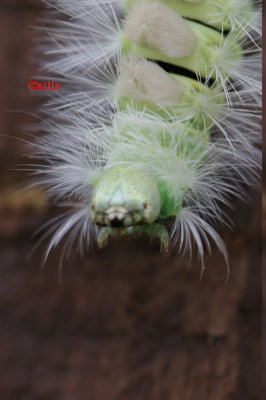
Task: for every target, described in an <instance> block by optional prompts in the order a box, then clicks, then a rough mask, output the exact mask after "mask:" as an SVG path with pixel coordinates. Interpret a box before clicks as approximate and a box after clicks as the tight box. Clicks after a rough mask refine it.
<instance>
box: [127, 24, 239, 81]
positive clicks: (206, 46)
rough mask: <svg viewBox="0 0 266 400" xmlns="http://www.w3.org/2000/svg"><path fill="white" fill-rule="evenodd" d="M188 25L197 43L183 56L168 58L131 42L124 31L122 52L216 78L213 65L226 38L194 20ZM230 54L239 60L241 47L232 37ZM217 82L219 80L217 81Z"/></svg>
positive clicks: (158, 51) (205, 77)
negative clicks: (188, 53)
mask: <svg viewBox="0 0 266 400" xmlns="http://www.w3.org/2000/svg"><path fill="white" fill-rule="evenodd" d="M187 24H188V25H189V27H190V28H191V29H192V30H193V32H194V33H195V34H196V36H197V45H196V49H195V50H194V52H193V54H191V55H190V56H187V57H183V58H176V59H173V58H170V57H168V56H167V55H165V54H164V53H162V52H161V51H160V50H157V49H155V48H150V47H146V46H139V45H137V44H135V43H134V42H132V41H131V40H130V39H129V37H128V36H127V34H126V32H124V33H122V34H121V38H120V40H121V45H122V54H124V55H130V54H133V55H134V56H136V57H144V58H147V59H150V60H154V61H161V62H164V63H168V64H173V65H175V66H177V67H181V68H185V69H188V70H190V71H192V72H194V73H196V74H199V75H200V76H201V77H203V78H204V79H214V80H216V79H217V76H216V70H215V65H216V64H217V63H218V62H219V59H220V58H221V57H223V56H224V55H223V54H221V51H220V49H221V46H222V45H223V43H224V41H225V40H226V39H225V37H223V36H222V35H221V33H220V32H217V31H216V30H214V29H212V28H209V27H206V26H203V25H200V24H198V23H196V22H192V21H187ZM229 51H230V54H227V57H231V58H235V59H236V61H237V60H239V62H241V59H242V56H241V54H242V48H241V46H240V45H239V44H238V42H237V41H234V40H233V39H232V42H231V49H230V50H229ZM228 78H229V76H226V73H225V75H224V76H223V80H227V79H228ZM217 83H219V82H217Z"/></svg>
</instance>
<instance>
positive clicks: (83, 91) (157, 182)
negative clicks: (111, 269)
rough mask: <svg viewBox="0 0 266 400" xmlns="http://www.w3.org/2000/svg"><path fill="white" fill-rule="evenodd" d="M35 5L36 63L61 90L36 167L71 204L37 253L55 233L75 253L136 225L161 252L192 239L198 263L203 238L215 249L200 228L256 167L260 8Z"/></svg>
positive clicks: (218, 217)
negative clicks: (44, 13)
mask: <svg viewBox="0 0 266 400" xmlns="http://www.w3.org/2000/svg"><path fill="white" fill-rule="evenodd" d="M45 3H46V5H47V6H49V7H52V8H53V11H52V14H51V17H50V19H48V20H47V21H46V28H45V31H48V32H49V35H47V34H46V35H45V37H44V40H43V42H42V43H41V50H42V52H43V54H45V55H46V56H47V58H46V59H45V61H44V64H43V65H44V70H45V71H46V74H48V76H49V77H50V76H52V77H54V76H55V75H57V76H58V77H59V78H58V79H60V83H61V90H60V91H59V92H53V93H52V95H51V96H50V98H49V100H48V102H47V104H46V111H45V116H46V122H45V123H43V125H42V128H43V129H44V130H45V131H46V132H47V135H45V136H44V137H42V138H40V139H39V140H38V141H37V143H35V144H34V154H33V157H36V158H37V159H40V160H41V161H43V160H45V163H44V165H38V166H37V167H35V171H34V173H35V174H37V175H38V176H39V178H38V184H42V185H44V186H45V187H46V188H47V191H48V193H49V194H50V195H51V196H52V198H53V199H55V201H56V202H59V203H60V202H62V203H63V204H68V205H69V206H70V207H71V210H70V211H68V212H67V213H65V214H63V215H62V216H60V217H58V218H57V219H56V220H54V221H53V222H52V225H53V226H52V227H51V228H50V229H48V233H50V232H51V231H55V232H54V236H53V238H52V240H51V242H50V245H49V247H48V250H47V253H49V251H50V250H51V249H52V248H53V247H54V246H55V245H57V244H58V242H59V241H60V240H61V239H62V238H63V237H64V236H65V235H66V234H67V233H70V235H69V237H68V239H67V241H66V247H68V246H70V245H71V244H72V242H73V241H74V240H75V239H76V240H77V243H78V246H79V248H80V249H82V247H84V244H85V246H86V247H88V246H89V244H90V241H91V238H92V237H93V236H96V238H97V241H98V244H99V245H102V244H103V243H104V242H105V241H106V240H107V239H108V238H109V236H116V235H119V236H120V235H131V234H134V233H145V234H148V235H149V236H151V237H156V238H159V239H160V241H161V243H162V245H163V246H164V247H165V248H167V247H168V245H169V241H170V239H171V240H172V242H173V244H175V243H176V242H177V241H178V242H179V246H180V249H184V250H189V251H191V250H192V243H193V240H194V242H195V243H196V245H197V247H198V251H199V255H200V257H201V258H203V256H204V250H205V249H207V251H208V252H210V251H211V246H210V242H209V240H210V239H213V240H214V242H216V244H217V246H218V247H219V249H220V250H221V251H222V252H223V253H224V255H225V256H226V249H225V246H224V243H223V241H222V239H221V238H220V236H219V235H218V234H217V233H216V231H215V230H214V228H213V227H212V225H213V223H215V222H216V221H221V222H225V221H226V217H225V215H224V212H223V205H224V204H225V205H229V206H230V198H231V196H232V195H234V196H238V197H242V196H243V195H244V192H245V186H246V185H247V184H251V183H252V182H254V180H255V179H256V177H257V175H258V170H259V167H260V151H259V149H258V143H259V139H260V138H259V133H260V113H259V111H258V110H259V109H260V102H261V83H260V80H261V79H260V75H261V71H260V70H261V65H260V63H261V61H260V60H261V59H260V57H261V56H260V47H259V45H260V37H261V32H260V7H261V5H260V2H252V0H97V1H96V0H76V1H73V0H57V1H56V2H54V1H49V0H45ZM47 72H48V73H47ZM53 79H54V78H53Z"/></svg>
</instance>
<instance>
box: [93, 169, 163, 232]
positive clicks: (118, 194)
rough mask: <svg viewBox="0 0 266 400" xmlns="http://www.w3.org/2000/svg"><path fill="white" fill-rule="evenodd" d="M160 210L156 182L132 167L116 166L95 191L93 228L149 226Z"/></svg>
mask: <svg viewBox="0 0 266 400" xmlns="http://www.w3.org/2000/svg"><path fill="white" fill-rule="evenodd" d="M160 207H161V199H160V193H159V189H158V186H157V183H156V181H155V179H154V178H153V177H152V176H151V175H150V174H148V173H147V172H145V171H144V170H143V169H140V168H138V167H135V166H132V165H122V166H121V165H120V166H115V167H112V168H110V169H109V170H107V172H106V173H105V174H103V175H102V176H101V178H100V179H99V180H98V182H97V184H96V185H95V187H94V190H93V193H92V198H91V204H90V211H91V216H92V219H93V221H94V223H95V224H97V225H100V226H108V227H112V228H118V227H129V226H133V225H139V224H152V223H153V222H154V221H155V220H156V219H157V217H158V215H159V212H160Z"/></svg>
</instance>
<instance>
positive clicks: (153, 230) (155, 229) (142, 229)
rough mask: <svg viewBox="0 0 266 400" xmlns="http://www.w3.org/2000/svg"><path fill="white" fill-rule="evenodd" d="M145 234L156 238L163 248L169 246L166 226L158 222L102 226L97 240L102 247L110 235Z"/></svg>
mask: <svg viewBox="0 0 266 400" xmlns="http://www.w3.org/2000/svg"><path fill="white" fill-rule="evenodd" d="M138 233H139V234H147V235H149V236H150V237H153V238H156V239H157V238H158V239H159V240H160V242H161V244H162V246H163V247H164V249H165V250H167V249H168V246H169V234H168V231H167V229H166V227H165V226H164V225H162V224H160V223H154V224H151V225H143V226H141V225H136V226H130V227H127V228H108V227H103V228H101V229H100V232H99V234H98V238H97V242H98V245H99V247H102V246H103V244H104V243H105V242H106V240H108V239H109V237H110V236H131V235H132V234H138Z"/></svg>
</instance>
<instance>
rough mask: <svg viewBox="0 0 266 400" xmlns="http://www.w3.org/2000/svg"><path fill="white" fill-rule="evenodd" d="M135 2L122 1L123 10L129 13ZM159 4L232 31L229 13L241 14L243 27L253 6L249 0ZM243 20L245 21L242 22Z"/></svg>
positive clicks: (166, 0) (180, 0)
mask: <svg viewBox="0 0 266 400" xmlns="http://www.w3.org/2000/svg"><path fill="white" fill-rule="evenodd" d="M136 1H137V0H124V1H123V2H124V7H125V9H126V10H127V11H129V10H130V8H131V7H132V6H133V5H134V4H135V3H136ZM145 1H153V0H145ZM160 2H161V3H162V4H164V5H166V6H167V7H169V8H171V9H172V10H173V11H175V12H176V13H177V14H180V15H182V16H183V17H185V18H189V19H193V20H197V21H201V22H203V23H205V24H207V25H210V26H213V27H214V28H217V29H219V30H222V29H223V30H230V29H232V24H231V21H230V14H231V13H234V14H236V16H238V15H239V14H240V13H241V17H242V18H241V19H242V24H243V25H244V24H245V22H246V23H248V22H250V21H249V18H250V16H251V15H252V13H253V5H252V2H251V1H250V0H201V1H200V0H199V1H198V2H194V3H193V2H188V1H186V0H160ZM245 18H246V21H245V20H243V19H245Z"/></svg>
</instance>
